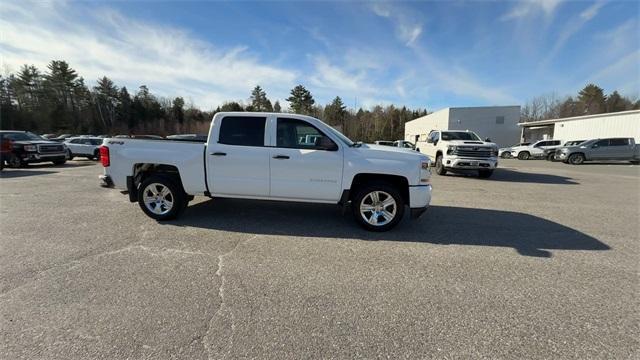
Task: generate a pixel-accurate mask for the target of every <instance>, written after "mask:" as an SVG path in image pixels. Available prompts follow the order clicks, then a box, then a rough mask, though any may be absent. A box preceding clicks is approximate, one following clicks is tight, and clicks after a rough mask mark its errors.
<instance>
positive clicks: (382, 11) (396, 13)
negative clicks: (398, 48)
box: [371, 2, 422, 47]
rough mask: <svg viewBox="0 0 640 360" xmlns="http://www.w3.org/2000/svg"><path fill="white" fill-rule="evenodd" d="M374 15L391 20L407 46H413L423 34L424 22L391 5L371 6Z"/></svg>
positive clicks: (377, 4)
mask: <svg viewBox="0 0 640 360" xmlns="http://www.w3.org/2000/svg"><path fill="white" fill-rule="evenodd" d="M371 10H372V11H373V13H374V14H376V15H378V16H380V17H383V18H387V19H390V20H391V21H392V22H393V25H394V26H395V28H396V35H397V37H398V39H399V40H400V41H402V42H403V43H404V44H405V45H406V46H408V47H411V46H413V45H414V44H415V43H416V41H417V40H418V38H419V37H420V35H421V34H422V22H421V21H420V20H419V19H417V18H416V17H415V16H413V15H412V14H410V13H408V12H406V11H404V10H403V9H401V8H400V7H398V6H392V5H391V4H390V3H383V2H376V3H374V4H373V5H372V6H371Z"/></svg>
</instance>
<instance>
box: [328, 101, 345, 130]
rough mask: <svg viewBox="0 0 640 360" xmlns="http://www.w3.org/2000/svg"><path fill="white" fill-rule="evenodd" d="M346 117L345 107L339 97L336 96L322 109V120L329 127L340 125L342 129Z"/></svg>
mask: <svg viewBox="0 0 640 360" xmlns="http://www.w3.org/2000/svg"><path fill="white" fill-rule="evenodd" d="M346 115H347V107H346V106H345V105H344V103H343V102H342V99H341V98H340V96H336V97H335V99H333V101H332V102H331V104H329V105H327V106H326V107H325V108H324V120H325V121H326V122H327V123H328V124H329V125H341V126H342V127H343V129H344V121H345V117H346Z"/></svg>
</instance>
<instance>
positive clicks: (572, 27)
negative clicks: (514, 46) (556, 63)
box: [542, 2, 605, 66]
mask: <svg viewBox="0 0 640 360" xmlns="http://www.w3.org/2000/svg"><path fill="white" fill-rule="evenodd" d="M604 4H605V3H604V2H597V3H595V4H593V5H591V6H589V7H588V8H586V9H585V10H583V11H582V12H581V13H580V14H579V16H577V17H574V18H572V19H569V21H567V22H566V23H565V26H564V27H563V28H562V30H560V33H559V34H558V36H557V40H556V42H555V44H554V45H553V48H551V50H550V51H549V53H548V55H547V57H546V58H545V59H544V60H543V61H542V65H543V66H546V65H547V64H548V63H549V62H550V61H551V60H552V59H553V58H554V57H555V56H556V55H557V54H558V53H559V52H560V50H562V48H563V47H564V46H565V44H566V43H567V42H568V41H569V39H571V37H573V36H574V35H575V34H576V33H578V32H579V31H580V30H581V29H582V27H584V25H585V24H586V23H587V22H589V21H591V20H592V19H593V18H594V17H595V16H596V15H597V14H598V12H599V10H600V8H601V7H602V6H604Z"/></svg>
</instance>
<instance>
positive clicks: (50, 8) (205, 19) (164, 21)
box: [0, 0, 640, 111]
mask: <svg viewBox="0 0 640 360" xmlns="http://www.w3.org/2000/svg"><path fill="white" fill-rule="evenodd" d="M0 52H1V54H0V57H1V59H0V61H1V66H2V69H1V70H2V73H3V74H5V75H6V74H7V73H10V72H14V73H15V72H16V71H17V70H18V69H19V68H20V66H21V65H22V64H33V65H36V66H37V67H39V68H40V69H41V70H46V64H47V63H48V62H50V61H51V60H54V59H55V60H66V61H68V62H69V63H70V65H71V66H72V67H73V68H74V69H76V70H77V71H78V73H79V74H80V75H81V76H83V77H84V78H85V80H86V82H87V83H88V84H89V85H95V82H96V80H97V79H98V78H99V77H102V76H107V77H109V78H111V79H112V80H113V81H114V82H115V83H116V84H117V85H119V86H127V88H128V89H129V92H135V91H136V89H137V88H138V87H139V86H140V85H143V84H144V85H147V86H148V87H149V89H150V90H151V92H152V93H154V94H156V95H159V96H166V97H175V96H182V97H184V98H185V100H186V101H187V102H188V103H193V104H194V105H195V106H197V107H200V108H201V109H203V110H210V109H213V108H215V107H217V106H218V105H220V104H222V103H223V102H225V101H242V102H244V103H246V102H247V101H248V98H249V95H250V91H251V89H252V88H253V87H254V86H256V85H260V86H261V87H262V88H264V89H265V91H266V92H267V95H268V97H269V98H270V99H271V100H272V101H275V100H280V102H281V103H282V105H283V106H284V107H285V108H286V106H287V103H286V101H284V99H286V98H287V97H288V95H289V91H290V89H291V88H293V87H294V86H295V85H297V84H303V85H304V86H305V87H307V89H309V90H310V91H311V93H312V94H313V96H314V98H315V99H316V101H317V102H318V103H320V104H326V103H329V102H330V101H331V100H332V99H333V98H334V97H335V96H340V97H341V98H342V99H343V101H344V102H345V104H346V105H347V106H349V107H360V106H363V107H371V106H373V105H375V104H382V105H388V104H394V105H398V106H402V105H406V106H409V107H412V108H426V109H428V110H429V111H434V110H438V109H440V108H444V107H449V106H485V105H487V106H488V105H514V104H515V105H518V104H522V103H524V102H526V101H527V100H529V99H531V98H532V97H534V96H538V95H542V94H549V93H555V94H556V95H558V96H565V95H573V94H575V93H577V92H578V91H579V90H580V89H581V88H582V87H584V86H585V85H586V84H588V83H596V84H598V85H599V86H601V87H603V88H604V89H605V92H606V93H610V92H612V91H613V90H618V91H620V92H621V93H622V94H624V95H627V96H631V97H638V96H639V95H640V2H637V1H562V0H531V1H426V2H420V1H418V2H347V1H336V2H331V1H322V2H310V1H295V2H293V1H277V2H266V1H262V2H250V1H240V2H221V1H203V2H193V1H173V2H172V1H117V2H101V1H91V2H81V1H40V2H29V1H13V0H3V1H2V2H0Z"/></svg>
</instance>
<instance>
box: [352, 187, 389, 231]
mask: <svg viewBox="0 0 640 360" xmlns="http://www.w3.org/2000/svg"><path fill="white" fill-rule="evenodd" d="M396 210H397V204H396V200H395V199H394V198H393V196H391V195H389V194H388V193H386V192H384V191H372V192H370V193H368V194H367V195H366V196H365V197H363V198H362V201H361V202H360V216H362V218H363V219H364V220H365V221H366V222H368V223H369V224H371V225H373V226H383V225H386V224H388V223H390V222H391V221H392V220H393V219H394V218H395V216H396Z"/></svg>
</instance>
